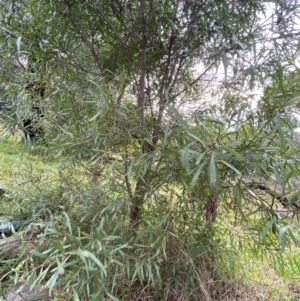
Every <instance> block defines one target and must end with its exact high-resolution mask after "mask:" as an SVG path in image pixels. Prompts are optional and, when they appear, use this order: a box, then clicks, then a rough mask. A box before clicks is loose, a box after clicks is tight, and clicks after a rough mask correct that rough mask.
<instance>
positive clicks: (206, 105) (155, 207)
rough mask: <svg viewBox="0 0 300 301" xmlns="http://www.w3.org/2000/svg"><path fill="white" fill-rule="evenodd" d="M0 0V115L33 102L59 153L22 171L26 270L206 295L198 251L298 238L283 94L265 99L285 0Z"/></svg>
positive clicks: (88, 292) (278, 81) (293, 14)
mask: <svg viewBox="0 0 300 301" xmlns="http://www.w3.org/2000/svg"><path fill="white" fill-rule="evenodd" d="M0 5H1V10H0V11H1V18H0V19H1V23H0V39H1V46H0V47H1V49H0V53H1V56H0V64H1V77H0V79H1V93H2V101H3V102H4V103H5V104H6V105H7V107H9V108H10V109H9V112H10V113H7V114H5V116H4V117H3V123H4V125H5V127H6V129H7V130H9V131H10V132H11V133H13V132H14V131H16V130H18V129H20V128H22V124H23V123H24V120H27V119H28V118H32V119H34V118H35V117H36V116H34V110H33V108H35V107H38V108H40V109H41V110H42V112H43V116H44V117H43V118H36V119H37V120H36V121H35V122H36V123H37V125H36V126H37V128H39V129H40V128H43V133H44V136H45V137H44V139H43V140H42V141H40V143H44V144H46V145H47V148H48V149H49V151H50V153H51V154H52V155H53V154H54V156H56V157H57V158H61V159H62V161H63V170H62V171H61V172H60V173H59V174H57V175H55V176H53V175H52V176H51V177H50V180H49V181H48V182H47V179H43V184H42V185H43V187H44V188H43V189H39V187H36V183H35V179H36V178H35V177H34V175H30V176H29V175H28V176H27V182H26V183H33V184H34V185H33V187H34V189H31V191H32V195H31V197H29V198H28V199H25V200H24V199H23V203H22V206H24V207H26V206H27V208H32V204H33V203H35V204H36V209H35V210H37V211H43V215H47V214H48V215H49V214H51V219H50V217H49V218H46V221H45V224H46V229H45V232H44V234H43V236H42V238H43V239H44V240H46V241H47V242H48V243H47V244H46V246H44V248H42V249H41V250H40V251H38V250H35V251H34V252H33V253H31V254H30V255H28V254H27V257H26V259H25V260H24V262H25V263H26V265H28V266H26V268H25V269H24V271H23V270H22V272H23V273H27V274H26V275H27V277H26V278H27V279H29V280H32V281H40V282H43V281H46V283H47V285H48V287H49V288H50V290H51V291H52V290H53V289H57V290H58V291H59V290H61V291H64V292H68V294H70V298H71V294H72V298H74V300H79V298H80V300H102V299H103V300H104V298H106V297H105V296H107V297H109V298H111V299H112V300H117V299H116V298H119V299H122V300H126V299H130V300H132V298H133V295H132V294H133V292H134V291H135V287H140V286H141V285H142V287H144V288H145V289H147V290H146V291H147V292H149V293H150V292H151V294H152V295H153V296H154V297H153V298H154V299H155V298H156V299H157V300H163V299H164V298H165V299H168V300H171V299H172V298H173V299H174V300H178V296H179V294H181V293H182V292H183V291H184V292H185V298H186V300H189V299H190V300H201V296H203V295H204V296H205V297H206V298H207V300H209V293H208V292H207V290H206V289H205V287H203V285H202V284H201V280H199V279H200V278H201V277H200V274H201V272H200V271H199V262H202V260H204V258H206V260H207V258H209V261H206V262H209V263H207V264H202V268H204V267H205V268H207V269H208V270H210V271H212V270H213V266H214V264H216V263H219V264H221V262H222V256H225V255H224V254H225V253H226V252H227V251H228V250H227V249H226V243H225V240H226V237H230V240H231V243H232V244H233V245H235V244H237V245H236V246H239V247H241V248H242V247H243V246H245V245H246V243H248V244H249V245H250V246H251V248H253V250H254V252H255V253H256V254H261V252H265V251H266V250H270V252H273V251H274V249H276V250H277V251H278V252H279V251H280V250H281V251H283V250H284V249H285V247H286V246H289V245H290V243H291V241H294V242H296V243H297V242H298V238H297V232H296V230H295V228H296V225H297V222H296V219H295V218H294V217H295V216H297V215H298V212H299V210H300V205H299V204H298V203H297V194H295V193H294V192H295V191H294V189H295V186H296V184H297V182H296V177H297V175H298V174H299V170H298V167H299V164H298V158H297V156H296V154H295V152H294V148H293V130H294V128H293V122H292V119H291V116H290V110H288V109H285V108H287V107H288V106H292V105H295V103H296V102H297V99H296V98H295V97H294V94H293V93H292V94H291V97H290V98H289V97H288V96H289V95H290V94H286V96H287V97H288V98H287V99H286V100H285V101H282V102H281V103H280V105H278V102H274V101H268V99H270V97H271V96H270V95H271V94H272V93H273V92H272V93H271V92H270V91H272V86H273V87H276V86H279V87H280V86H282V85H284V80H285V77H286V74H288V73H289V72H290V71H291V70H293V69H295V65H296V60H297V52H298V48H299V42H298V36H299V31H298V29H297V22H299V13H300V12H299V3H298V0H293V1H279V0H278V1H260V0H252V1H248V0H247V1H246V0H239V1H213V0H208V1H195V0H185V1H182V0H177V1H174V0H150V1H145V0H141V1H128V0H118V1H115V0H104V1H96V0H86V1H79V0H78V1H69V0H48V1H42V0H28V1H24V3H22V2H20V3H18V4H16V3H15V1H1V4H0ZM267 87H269V88H267ZM263 89H265V95H264V97H259V96H258V95H255V94H257V92H259V91H263ZM27 143H30V140H29V141H28V139H27ZM28 181H29V182H28ZM29 187H30V185H29V186H26V185H25V186H23V188H21V192H22V193H24V191H26V189H29ZM35 188H37V189H35ZM18 193H20V192H19V191H14V194H15V195H16V196H15V197H16V198H18V196H17V194H18ZM19 198H20V196H19ZM293 214H294V215H293ZM233 229H235V230H233ZM237 233H238V234H237ZM278 254H279V253H278ZM183 255H184V256H183ZM275 256H276V253H275ZM187 262H189V266H186V263H187ZM80 263H81V264H80ZM30 265H33V266H31V268H29V266H30ZM50 271H51V273H50ZM18 273H19V272H18V271H16V274H17V275H19V274H18ZM28 275H29V276H28ZM167 279H172V280H169V281H170V282H169V283H168V285H167V282H168V280H167ZM196 283H197V286H198V287H199V289H198V290H195V291H194V289H193V288H194V287H195V285H196ZM118 287H120V289H118ZM137 290H138V289H137ZM221 293H222V292H220V294H221ZM141 294H142V292H141ZM157 294H158V295H157ZM197 294H199V296H200V297H199V298H200V299H197V298H198V297H196V296H197ZM201 294H202V295H201ZM135 297H136V298H138V295H135ZM101 298H102V299H101ZM193 298H195V299H193Z"/></svg>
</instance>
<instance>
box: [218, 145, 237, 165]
mask: <svg viewBox="0 0 300 301" xmlns="http://www.w3.org/2000/svg"><path fill="white" fill-rule="evenodd" d="M219 148H220V149H222V150H224V151H226V152H228V153H231V154H232V155H233V156H234V157H236V159H238V160H239V161H242V160H243V158H242V156H241V155H240V154H239V153H238V152H237V151H235V150H234V149H232V148H230V147H227V146H224V145H221V146H220V147H219Z"/></svg>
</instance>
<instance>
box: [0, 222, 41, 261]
mask: <svg viewBox="0 0 300 301" xmlns="http://www.w3.org/2000/svg"><path fill="white" fill-rule="evenodd" d="M39 233H41V230H40V229H37V228H36V227H34V226H33V225H30V226H29V227H28V229H26V230H24V231H21V232H19V233H16V234H15V235H13V236H10V237H6V238H2V239H0V260H5V259H10V258H13V257H14V256H15V254H16V253H17V252H18V251H19V250H21V249H24V248H25V249H26V251H31V250H33V249H34V242H35V241H36V239H37V235H38V234H39Z"/></svg>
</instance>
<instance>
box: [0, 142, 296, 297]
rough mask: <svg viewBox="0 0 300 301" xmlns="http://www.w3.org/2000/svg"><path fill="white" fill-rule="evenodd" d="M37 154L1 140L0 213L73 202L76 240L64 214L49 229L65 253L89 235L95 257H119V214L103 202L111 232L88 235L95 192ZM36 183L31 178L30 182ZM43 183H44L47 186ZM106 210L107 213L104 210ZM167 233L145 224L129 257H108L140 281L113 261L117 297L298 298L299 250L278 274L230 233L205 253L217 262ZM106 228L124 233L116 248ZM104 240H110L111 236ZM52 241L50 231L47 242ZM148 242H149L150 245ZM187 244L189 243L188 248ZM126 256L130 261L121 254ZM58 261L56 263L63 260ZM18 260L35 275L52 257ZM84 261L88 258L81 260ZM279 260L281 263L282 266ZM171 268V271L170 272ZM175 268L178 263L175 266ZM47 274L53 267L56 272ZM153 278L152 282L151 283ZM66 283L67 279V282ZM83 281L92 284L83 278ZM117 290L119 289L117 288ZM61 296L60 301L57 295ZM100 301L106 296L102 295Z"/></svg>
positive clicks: (22, 268) (273, 265)
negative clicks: (0, 189)
mask: <svg viewBox="0 0 300 301" xmlns="http://www.w3.org/2000/svg"><path fill="white" fill-rule="evenodd" d="M43 154H44V152H43V148H39V147H34V148H33V149H28V147H26V146H24V144H23V143H22V142H21V141H20V140H18V139H12V138H10V139H8V140H3V141H1V143H0V183H2V184H3V185H4V187H6V188H7V190H8V191H9V193H10V194H11V197H9V198H7V199H4V200H2V209H1V211H2V212H3V213H6V214H9V213H18V211H20V209H21V208H22V207H23V206H27V207H30V206H33V204H32V196H33V195H34V196H35V198H36V199H38V201H39V204H41V203H42V202H47V205H48V204H49V203H51V204H57V206H56V205H55V206H56V207H57V208H62V210H66V208H67V204H68V203H72V202H73V203H74V204H77V205H75V206H73V211H72V210H71V211H69V214H70V219H71V220H72V218H73V219H74V218H77V219H78V224H79V223H81V225H80V226H81V229H84V231H82V233H81V235H82V238H81V240H78V238H77V237H76V235H77V236H78V232H76V231H75V229H73V230H72V231H73V232H72V231H71V230H70V229H71V228H70V227H72V225H71V224H70V222H68V220H67V219H65V216H64V215H60V217H58V218H57V219H56V222H55V227H54V229H55V231H57V232H56V233H64V232H63V231H66V232H65V233H69V234H66V235H65V236H64V240H65V245H66V246H72V244H79V246H80V247H76V248H74V249H72V250H73V251H72V252H73V253H72V252H70V254H72V255H66V256H73V257H74V254H75V253H74V252H77V251H76V250H77V249H78V248H79V249H81V248H87V246H86V245H84V244H83V245H80V244H81V243H82V241H83V240H86V241H87V243H89V242H92V246H93V247H92V248H96V247H95V246H94V240H95V241H97V243H98V244H99V242H101V241H102V242H103V243H102V245H101V252H100V253H97V254H99V256H100V257H101V256H104V255H103V254H104V253H105V252H106V251H105V250H106V249H107V250H108V251H107V252H108V253H107V256H115V255H114V254H117V253H118V252H119V251H114V250H118V248H120V250H121V249H122V248H121V247H122V243H124V245H125V244H126V243H127V241H126V239H127V238H126V237H127V236H128V234H126V233H125V229H117V228H116V229H113V228H111V227H112V224H113V223H115V221H116V220H118V216H117V215H114V214H115V213H114V209H113V210H111V211H109V210H110V209H109V207H106V209H105V208H104V209H102V211H103V212H104V213H103V215H102V216H100V217H101V219H100V221H101V223H103V224H104V226H105V223H107V227H108V229H110V230H107V229H106V230H105V231H104V230H103V231H102V232H99V233H98V232H95V233H91V232H89V226H90V225H89V222H92V221H91V216H92V215H93V214H94V213H95V212H96V211H99V209H98V208H101V206H102V205H101V204H99V199H98V198H99V196H97V194H96V192H95V193H94V192H91V191H85V190H84V189H85V187H84V185H80V186H78V187H76V185H77V184H78V181H77V182H76V176H75V175H74V174H70V173H65V174H64V172H65V171H58V168H57V162H55V161H49V158H48V157H46V156H44V155H43ZM68 172H69V171H68ZM58 174H59V177H63V179H64V181H63V183H60V182H59V181H55V179H56V178H57V177H58ZM77 180H78V179H77ZM34 183H36V185H35V184H34ZM43 185H44V186H43ZM43 187H45V189H44V188H43ZM49 187H50V190H49ZM47 189H48V191H47ZM51 189H52V190H51ZM49 191H50V193H51V191H52V192H53V195H49ZM66 192H68V194H66ZM80 193H82V194H80ZM37 196H38V197H37ZM116 196H117V193H116ZM55 202H57V203H55ZM85 204H89V206H91V209H90V210H91V212H90V213H88V214H90V215H88V214H87V215H86V218H85V219H83V214H84V212H83V211H79V212H78V208H83V207H82V206H84V205H85ZM93 206H94V207H93ZM99 206H100V207H99ZM110 206H111V205H110ZM107 208H108V209H107ZM100 211H101V209H100ZM107 212H108V213H107ZM106 213H107V215H105V214H106ZM64 222H65V224H64ZM223 222H224V221H221V220H218V219H217V221H216V223H217V225H218V226H219V227H220V231H222V230H224V229H226V223H223ZM175 226H176V224H175ZM173 230H174V229H172V228H168V229H166V230H165V231H162V232H161V233H159V228H155V227H154V226H153V227H152V228H151V229H148V230H147V231H144V232H141V237H140V239H139V240H138V241H137V242H135V243H133V246H134V247H135V248H136V249H132V250H131V251H130V252H129V251H128V252H129V253H128V254H127V253H126V252H127V251H126V248H125V249H124V250H125V251H124V253H123V255H122V256H123V257H122V256H119V255H118V257H112V259H111V260H112V262H113V261H114V260H116V261H121V262H122V264H123V266H124V267H125V266H126V265H127V273H129V269H133V271H134V273H135V274H134V273H133V274H134V275H138V277H139V278H140V279H141V281H140V283H136V282H135V281H133V280H132V279H134V278H130V277H128V279H127V278H126V277H127V276H126V275H125V274H124V275H123V276H122V273H121V271H120V269H121V266H120V267H119V268H117V266H115V267H114V269H115V270H114V272H113V273H114V277H113V278H112V279H111V280H110V281H111V282H112V290H111V292H114V293H115V295H117V294H120V295H121V296H123V299H121V300H145V301H146V300H174V301H175V300H183V301H189V300H191V301H194V300H211V301H213V300H220V301H223V300H224V301H234V300H239V301H252V300H253V301H255V300H257V301H261V300H265V301H277V300H278V301H297V300H300V284H299V277H300V273H299V269H298V266H297V265H298V255H299V253H298V250H297V249H294V250H293V253H292V252H286V253H284V254H283V255H282V256H281V258H282V259H283V263H282V264H281V266H283V269H282V271H281V272H280V273H279V272H278V270H279V269H278V268H277V269H276V262H275V261H274V257H272V258H273V259H272V260H273V261H272V260H271V257H270V258H269V257H268V256H267V255H266V254H264V255H262V256H261V258H262V260H258V257H259V256H255V255H254V254H253V252H252V251H251V248H250V246H249V248H248V249H247V247H245V246H244V247H243V249H242V251H239V249H238V248H237V249H234V248H233V245H232V243H233V241H232V240H231V239H230V238H229V236H225V237H224V236H222V235H220V238H221V241H222V244H223V245H221V246H220V249H214V246H212V247H211V251H212V252H215V253H216V254H215V255H216V256H219V259H217V260H216V262H217V266H215V265H214V264H210V263H209V262H207V261H205V259H204V258H205V256H204V257H203V256H202V255H201V252H202V251H201V250H200V249H197V248H196V249H194V244H195V242H194V241H189V240H187V241H186V242H185V243H183V242H182V241H181V240H179V238H178V236H177V234H176V232H175V231H176V230H174V231H173ZM226 230H227V229H226ZM238 230H239V229H235V231H238ZM110 231H112V233H114V234H113V235H115V237H122V235H124V236H123V237H122V239H123V240H122V239H121V242H119V244H121V245H119V246H118V247H116V248H115V249H114V245H113V243H114V239H116V238H114V236H110ZM168 231H169V232H168ZM172 231H173V232H172ZM224 233H227V232H224ZM52 234H53V233H52ZM49 235H50V234H49ZM72 235H73V236H72ZM126 235H127V236H126ZM107 237H109V239H108V238H107ZM54 239H55V236H54V238H53V240H54ZM103 239H104V240H103ZM151 239H152V240H153V242H152V243H150V244H149V242H151ZM199 239H200V237H199ZM122 241H123V242H122ZM189 243H190V245H188V244H189ZM149 245H152V246H153V247H152V249H151V248H149ZM245 245H246V244H245ZM154 246H155V247H154ZM57 248H58V250H60V248H61V247H60V246H59V245H58V246H57ZM68 248H69V247H68ZM67 250H68V249H66V251H64V252H65V253H66V254H67ZM93 250H94V249H93ZM158 251H159V252H160V253H159V252H158ZM55 252H56V253H54V254H58V253H57V252H58V251H57V250H56V251H55ZM95 252H96V251H95ZM122 252H123V251H122ZM134 252H135V253H134ZM120 254H121V253H120ZM192 254H194V255H192ZM57 256H58V255H57ZM60 256H62V257H61V258H60V257H59V256H58V257H57V259H56V260H57V261H58V263H59V264H60V265H61V264H62V263H63V259H64V257H63V256H64V254H63V253H62V254H61V255H60ZM81 256H82V255H81ZM127 256H128V259H126V258H127ZM155 256H156V257H155ZM73 257H72V258H73ZM79 257H80V256H79ZM166 258H167V260H166ZM59 260H61V262H60V261H59ZM85 260H87V259H85ZM105 260H106V259H104V261H105ZM126 260H127V261H126ZM134 260H135V261H134ZM74 261H75V259H74ZM21 262H22V264H21V265H20V262H19V263H18V269H19V270H18V273H19V274H20V271H23V272H24V273H27V274H30V273H34V272H35V269H37V271H38V269H41V267H42V266H43V265H47V264H50V265H53V261H51V259H45V260H43V261H41V262H39V265H38V268H36V266H35V263H34V262H33V261H32V258H29V257H28V258H25V259H24V258H23V259H22V261H21ZM79 262H80V261H79ZM84 262H85V263H86V261H84ZM86 264H87V263H86ZM93 264H94V263H93ZM93 264H91V266H90V267H89V269H90V272H89V273H90V276H91V279H94V278H93V277H92V275H93V273H94V272H95V268H94V267H93ZM149 264H150V267H149ZM151 264H153V269H154V266H155V265H157V266H158V267H159V270H160V277H162V278H161V279H160V281H161V283H160V284H159V285H158V287H160V290H162V289H163V288H164V290H166V289H167V288H168V287H169V288H168V289H169V291H168V292H166V291H164V294H165V296H168V299H161V296H162V294H163V293H162V292H161V291H160V292H159V293H158V291H157V290H156V291H155V290H153V287H152V286H151V283H152V281H153V282H159V281H158V280H159V279H156V277H158V276H155V275H156V273H154V272H153V274H151V273H152V272H151V271H152V270H151ZM285 264H286V266H284V265H285ZM299 264H300V263H299ZM12 265H13V264H12ZM107 265H108V267H107V270H108V271H110V270H109V265H111V263H110V262H109V261H108V263H107ZM11 267H12V268H13V269H14V268H15V267H14V266H10V267H9V269H10V268H11ZM175 267H176V269H177V270H173V268H174V269H175ZM178 267H180V268H179V269H178ZM98 268H99V267H98ZM72 269H74V271H73V273H74V275H78V274H80V273H83V270H82V264H81V265H80V264H76V265H75V266H74V267H72ZM124 269H125V268H124ZM149 269H150V270H149ZM96 270H97V269H96ZM154 270H155V269H154ZM178 270H179V271H178ZM4 271H5V272H7V270H5V268H4V270H3V271H2V273H4ZM53 271H55V269H54V270H53ZM18 273H15V274H14V277H19V276H18V275H19V274H18ZM147 273H148V275H149V279H150V280H149V281H148V282H147V281H146V282H145V281H144V280H145V279H147V277H148V276H147V277H146V276H145V275H144V274H147ZM70 275H72V273H70ZM153 275H154V276H153ZM0 276H1V270H0ZM66 277H67V276H66ZM70 277H71V276H70ZM151 277H152V278H153V280H151V279H152V278H151ZM71 278H72V277H71ZM158 278H159V277H158ZM67 279H68V278H67ZM50 280H51V278H50ZM10 281H13V278H10ZM48 281H49V279H48ZM66 281H67V280H66ZM68 281H70V283H72V279H69V280H68ZM83 281H86V279H83ZM95 281H97V280H95ZM90 282H92V280H90ZM61 283H63V282H61ZM96 283H97V282H96ZM87 284H90V283H89V282H87ZM99 285H100V284H99ZM74 287H75V284H74ZM122 289H123V291H121V292H120V290H122ZM58 290H59V289H58ZM160 294H161V295H160ZM58 295H59V294H58ZM62 295H63V294H62ZM197 296H199V297H197ZM201 296H202V297H201ZM201 298H202V299H201ZM59 300H64V299H63V297H62V298H61V299H59ZM82 300H84V299H82ZM106 300H112V299H109V298H108V299H106Z"/></svg>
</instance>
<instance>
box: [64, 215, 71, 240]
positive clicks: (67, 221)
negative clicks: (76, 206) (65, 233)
mask: <svg viewBox="0 0 300 301" xmlns="http://www.w3.org/2000/svg"><path fill="white" fill-rule="evenodd" d="M63 215H64V216H65V218H66V224H67V227H68V229H69V233H70V234H71V235H72V226H71V221H70V218H69V215H68V214H67V212H65V211H64V212H63Z"/></svg>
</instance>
